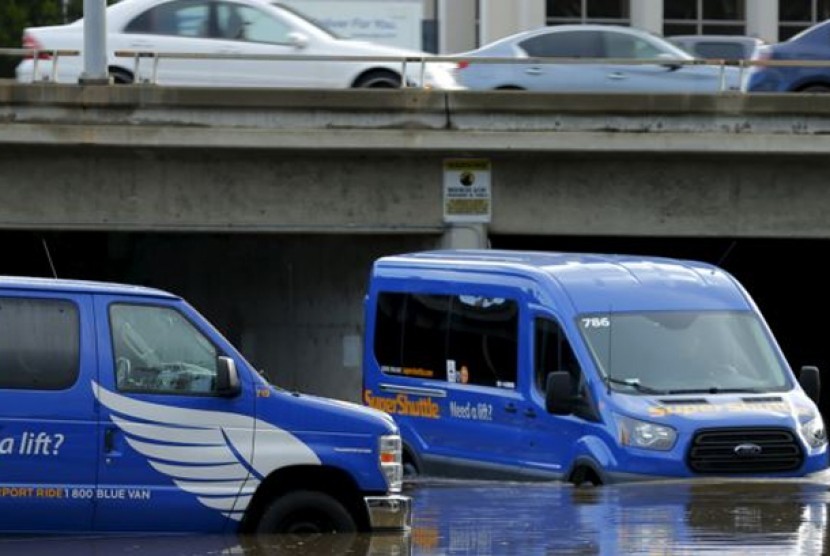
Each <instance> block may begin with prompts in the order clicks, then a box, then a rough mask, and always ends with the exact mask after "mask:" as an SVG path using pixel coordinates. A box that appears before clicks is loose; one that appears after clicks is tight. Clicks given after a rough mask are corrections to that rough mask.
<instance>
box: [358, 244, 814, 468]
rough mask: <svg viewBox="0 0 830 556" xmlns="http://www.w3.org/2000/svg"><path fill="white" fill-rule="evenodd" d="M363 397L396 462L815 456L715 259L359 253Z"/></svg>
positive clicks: (714, 464)
mask: <svg viewBox="0 0 830 556" xmlns="http://www.w3.org/2000/svg"><path fill="white" fill-rule="evenodd" d="M365 311H366V314H365V319H366V320H365V322H366V341H365V349H364V392H363V396H364V403H365V404H366V405H368V406H371V407H374V408H377V409H381V410H383V411H386V412H387V413H389V414H390V415H392V416H393V417H394V418H395V420H396V421H397V422H398V424H399V426H400V430H401V436H402V438H403V442H404V467H405V473H420V474H424V475H433V476H435V475H437V476H460V477H476V478H508V479H529V480H535V479H543V480H549V479H559V480H565V481H570V482H573V483H575V484H581V483H593V484H607V483H613V482H620V481H630V480H638V479H649V478H651V479H654V478H685V477H712V476H720V477H724V476H725V477H759V476H764V477H801V476H807V475H811V474H815V473H818V472H820V471H823V470H825V469H826V468H827V466H828V452H827V438H826V434H825V429H824V424H823V421H822V418H821V415H820V413H819V410H818V408H817V405H816V401H817V400H818V396H819V377H818V369H816V368H815V367H804V368H802V369H801V370H800V376H799V380H797V379H796V377H795V376H794V374H793V372H792V370H791V369H790V367H789V366H788V363H787V361H786V359H785V358H784V355H783V354H782V352H781V350H780V348H779V347H778V345H777V344H776V341H775V339H774V338H773V335H772V333H771V331H770V329H769V327H768V326H767V324H766V323H765V321H764V318H763V316H762V315H761V313H760V312H759V310H758V307H757V306H756V304H755V303H754V302H753V300H752V299H751V298H750V296H749V294H748V293H747V292H746V291H745V289H744V288H743V287H742V286H741V285H740V284H739V283H738V282H737V281H736V280H735V278H734V277H732V276H731V275H729V274H728V273H727V272H725V271H724V270H722V269H720V268H717V267H715V266H712V265H709V264H705V263H701V262H695V261H683V260H672V259H667V258H657V257H636V256H622V255H600V254H571V253H541V252H511V251H495V250H458V251H433V252H423V253H413V254H405V255H400V256H389V257H384V258H381V259H379V260H378V261H376V262H375V264H374V267H373V269H372V272H371V281H370V285H369V290H368V296H367V299H366V308H365Z"/></svg>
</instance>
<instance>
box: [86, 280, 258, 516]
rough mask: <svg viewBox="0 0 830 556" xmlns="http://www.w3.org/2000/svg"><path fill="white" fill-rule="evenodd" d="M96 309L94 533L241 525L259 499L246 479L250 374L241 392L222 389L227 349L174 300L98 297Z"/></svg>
mask: <svg viewBox="0 0 830 556" xmlns="http://www.w3.org/2000/svg"><path fill="white" fill-rule="evenodd" d="M95 309H96V319H97V326H98V333H99V338H100V346H101V349H100V351H99V366H100V369H101V380H100V383H99V385H98V389H97V391H96V395H97V397H98V399H99V400H100V402H101V431H100V434H99V439H98V441H99V444H100V446H101V447H102V453H101V458H100V460H99V485H98V489H97V495H98V505H97V511H96V513H95V527H96V529H98V530H102V531H158V532H164V531H171V532H221V531H223V530H224V529H225V528H227V527H234V528H235V524H236V523H237V522H238V521H239V520H240V519H241V517H242V514H241V511H239V509H238V508H237V504H238V503H240V502H246V501H247V499H248V498H250V495H251V494H252V493H251V492H247V491H246V490H245V488H246V487H245V483H246V481H247V479H248V477H249V469H250V468H251V465H250V461H251V458H252V453H253V425H254V420H253V417H252V416H253V411H254V404H253V394H252V388H251V385H250V383H249V382H247V383H246V381H245V379H244V377H245V376H246V375H244V374H243V373H240V374H241V376H240V380H241V381H242V383H243V388H242V390H243V391H242V393H241V394H239V395H237V396H235V397H230V398H228V397H221V396H220V395H219V394H218V393H217V385H216V377H217V357H218V356H220V355H226V354H227V353H226V351H225V350H223V347H222V346H225V347H229V346H227V345H226V344H225V342H224V340H223V339H222V338H221V337H219V335H218V334H217V333H216V332H215V331H213V329H212V328H211V327H209V326H208V325H207V324H206V322H205V321H204V319H202V318H201V317H200V316H199V315H198V314H197V313H196V312H195V311H194V310H192V309H191V308H190V307H189V306H187V305H186V304H184V303H181V302H178V301H175V300H170V301H166V300H163V299H158V300H156V299H153V300H143V299H141V298H135V297H134V298H118V297H108V296H107V297H104V296H100V297H97V298H96V301H95ZM236 364H237V368H240V369H241V365H242V362H241V361H237V362H236ZM243 497H245V499H244V500H241V499H242V498H243Z"/></svg>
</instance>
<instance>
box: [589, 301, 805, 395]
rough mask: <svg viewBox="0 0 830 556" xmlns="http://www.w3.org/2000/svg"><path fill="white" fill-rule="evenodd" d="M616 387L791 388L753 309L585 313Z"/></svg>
mask: <svg viewBox="0 0 830 556" xmlns="http://www.w3.org/2000/svg"><path fill="white" fill-rule="evenodd" d="M578 324H579V328H580V331H581V333H582V335H583V337H584V338H585V341H586V342H587V344H588V346H589V348H590V350H591V354H592V356H593V358H594V361H595V362H596V364H597V366H598V368H599V371H600V373H601V375H602V376H603V379H604V380H605V382H606V384H607V385H608V388H610V389H612V390H616V391H622V392H628V393H635V394H636V393H640V394H683V393H718V392H769V391H776V390H778V391H780V390H785V389H788V388H789V386H790V383H789V380H788V378H787V376H788V374H787V372H786V370H785V367H784V364H783V363H782V361H781V360H780V359H779V357H778V356H777V355H776V350H775V348H774V346H773V344H772V341H771V339H770V337H769V335H768V334H767V333H766V332H765V328H764V326H763V325H762V324H761V322H760V321H759V319H758V318H757V317H756V316H755V315H754V314H753V313H751V312H748V311H651V312H642V313H610V314H586V315H581V316H580V317H579V318H578Z"/></svg>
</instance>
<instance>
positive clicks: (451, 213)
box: [444, 158, 492, 224]
mask: <svg viewBox="0 0 830 556" xmlns="http://www.w3.org/2000/svg"><path fill="white" fill-rule="evenodd" d="M491 204H492V203H491V198H490V160H489V159H487V158H448V159H446V160H444V222H449V223H453V222H475V223H484V224H487V223H489V222H490V217H491V213H492V210H491Z"/></svg>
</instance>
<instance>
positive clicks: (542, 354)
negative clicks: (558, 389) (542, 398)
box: [533, 318, 582, 392]
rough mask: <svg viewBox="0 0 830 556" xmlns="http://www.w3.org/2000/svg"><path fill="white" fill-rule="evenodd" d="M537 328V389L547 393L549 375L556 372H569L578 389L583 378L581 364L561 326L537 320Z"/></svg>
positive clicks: (544, 320) (535, 368) (535, 323)
mask: <svg viewBox="0 0 830 556" xmlns="http://www.w3.org/2000/svg"><path fill="white" fill-rule="evenodd" d="M534 326H535V329H536V331H535V337H534V339H535V349H534V351H535V357H534V360H535V363H534V372H533V374H534V377H535V382H536V388H537V389H538V390H539V391H540V392H544V391H545V386H546V384H547V379H548V375H549V374H550V373H552V372H554V371H567V372H568V373H570V375H571V378H573V385H574V388H577V387H578V385H579V383H580V378H581V376H582V373H581V370H580V367H579V362H578V361H577V359H576V356H575V355H574V352H573V349H571V345H570V344H569V343H568V339H567V338H566V337H565V334H564V332H562V328H560V326H559V324H558V323H557V322H555V321H552V320H550V319H543V318H537V319H536V320H535V321H534Z"/></svg>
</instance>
